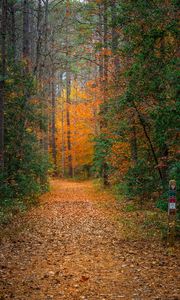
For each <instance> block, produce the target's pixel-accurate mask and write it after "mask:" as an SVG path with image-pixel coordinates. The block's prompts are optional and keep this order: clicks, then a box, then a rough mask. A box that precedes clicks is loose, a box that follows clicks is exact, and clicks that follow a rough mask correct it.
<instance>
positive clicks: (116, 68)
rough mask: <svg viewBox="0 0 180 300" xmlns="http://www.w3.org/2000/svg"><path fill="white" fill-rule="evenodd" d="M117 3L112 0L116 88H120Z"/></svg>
mask: <svg viewBox="0 0 180 300" xmlns="http://www.w3.org/2000/svg"><path fill="white" fill-rule="evenodd" d="M116 6H117V3H116V0H112V1H111V22H112V53H113V56H114V59H113V60H114V76H115V84H116V88H118V83H119V75H120V61H119V56H118V54H117V50H118V36H119V35H118V32H117V25H116V18H117V14H116V11H117V7H116Z"/></svg>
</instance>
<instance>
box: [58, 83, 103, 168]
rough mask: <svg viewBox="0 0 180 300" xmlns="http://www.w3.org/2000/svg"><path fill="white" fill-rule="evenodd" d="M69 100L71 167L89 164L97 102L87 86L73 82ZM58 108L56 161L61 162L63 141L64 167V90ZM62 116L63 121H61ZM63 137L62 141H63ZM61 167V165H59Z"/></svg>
mask: <svg viewBox="0 0 180 300" xmlns="http://www.w3.org/2000/svg"><path fill="white" fill-rule="evenodd" d="M70 99H71V102H70V104H68V109H69V113H70V135H71V156H72V163H73V169H76V168H79V167H81V166H83V165H87V164H91V163H92V157H93V142H92V138H93V136H94V135H95V130H96V125H95V117H96V111H97V104H96V101H95V98H94V96H93V95H92V93H89V87H86V88H80V87H79V86H77V84H76V83H74V84H73V85H72V87H71V95H70ZM58 102H59V109H58V112H57V135H56V140H57V152H58V153H57V154H58V162H59V163H60V164H61V157H62V149H63V143H64V149H65V151H64V155H65V167H66V166H67V161H68V159H67V158H68V150H67V149H68V147H67V120H66V117H67V116H66V110H67V103H66V92H65V90H64V91H63V92H62V95H61V97H60V98H59V99H58ZM62 118H63V122H62ZM63 139H64V141H63ZM59 167H60V168H61V165H60V166H59Z"/></svg>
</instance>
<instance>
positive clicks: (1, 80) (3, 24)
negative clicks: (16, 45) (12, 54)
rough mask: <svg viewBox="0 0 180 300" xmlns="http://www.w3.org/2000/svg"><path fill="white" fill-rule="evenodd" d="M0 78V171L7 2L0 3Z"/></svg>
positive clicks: (2, 155)
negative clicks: (0, 8) (0, 15)
mask: <svg viewBox="0 0 180 300" xmlns="http://www.w3.org/2000/svg"><path fill="white" fill-rule="evenodd" d="M1 29H2V32H1V65H2V66H1V70H2V73H1V76H0V170H1V171H3V169H4V101H5V76H6V30H7V0H3V1H2V21H1Z"/></svg>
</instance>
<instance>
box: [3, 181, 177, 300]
mask: <svg viewBox="0 0 180 300" xmlns="http://www.w3.org/2000/svg"><path fill="white" fill-rule="evenodd" d="M52 186H53V189H52V191H51V193H47V194H46V195H44V196H43V197H42V199H41V206H40V207H36V208H34V209H33V210H31V212H29V213H28V214H27V215H26V216H24V217H23V218H22V220H16V222H15V224H13V227H12V229H11V234H10V235H9V237H5V238H4V239H3V241H2V243H1V246H0V267H1V269H0V300H5V299H15V300H27V299H28V300H50V299H54V300H61V299H64V300H81V299H84V300H105V299H106V300H118V299H124V300H146V299H152V300H153V299H157V300H158V299H159V300H165V299H166V300H175V299H180V272H179V271H180V268H178V267H177V260H178V256H177V255H175V256H174V257H168V256H167V255H166V251H165V249H163V247H161V246H160V247H157V248H154V246H151V245H150V244H149V243H148V242H146V241H141V242H139V241H128V240H124V239H123V238H122V236H121V228H120V227H119V226H118V224H117V222H116V221H115V219H113V214H114V213H115V209H116V208H115V206H114V208H113V210H112V211H107V210H106V209H105V208H103V207H101V206H99V204H98V203H100V202H101V201H112V207H113V205H114V200H113V199H111V197H110V195H108V193H106V192H104V193H100V191H99V192H98V191H95V189H94V187H93V184H92V182H83V183H79V182H68V181H58V180H55V181H53V184H52ZM175 263H176V264H175Z"/></svg>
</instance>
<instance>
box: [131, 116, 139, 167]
mask: <svg viewBox="0 0 180 300" xmlns="http://www.w3.org/2000/svg"><path fill="white" fill-rule="evenodd" d="M129 124H131V128H130V130H131V132H130V145H131V159H132V162H133V163H134V164H136V163H137V160H138V148H137V133H136V124H135V112H134V111H133V113H132V114H131V115H130V118H129Z"/></svg>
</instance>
